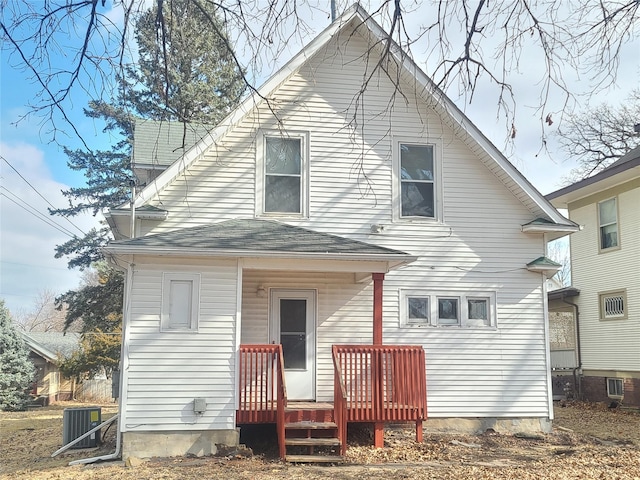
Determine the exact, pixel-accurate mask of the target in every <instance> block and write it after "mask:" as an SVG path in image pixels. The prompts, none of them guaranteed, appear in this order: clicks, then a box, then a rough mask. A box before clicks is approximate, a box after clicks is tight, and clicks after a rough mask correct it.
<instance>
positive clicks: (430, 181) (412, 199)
mask: <svg viewBox="0 0 640 480" xmlns="http://www.w3.org/2000/svg"><path fill="white" fill-rule="evenodd" d="M400 198H401V201H400V216H401V217H428V218H435V216H436V194H435V159H434V147H433V145H410V144H407V143H401V144H400Z"/></svg>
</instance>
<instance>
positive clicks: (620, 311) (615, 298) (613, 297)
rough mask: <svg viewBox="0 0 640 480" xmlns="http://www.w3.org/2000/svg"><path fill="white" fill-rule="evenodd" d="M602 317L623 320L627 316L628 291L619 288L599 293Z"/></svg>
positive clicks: (602, 318) (603, 318)
mask: <svg viewBox="0 0 640 480" xmlns="http://www.w3.org/2000/svg"><path fill="white" fill-rule="evenodd" d="M599 299H600V319H601V320H623V319H625V318H627V310H626V309H627V292H626V291H625V290H618V291H615V292H604V293H600V294H599Z"/></svg>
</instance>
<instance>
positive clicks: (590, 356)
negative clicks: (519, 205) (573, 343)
mask: <svg viewBox="0 0 640 480" xmlns="http://www.w3.org/2000/svg"><path fill="white" fill-rule="evenodd" d="M630 186H633V188H631V189H629V187H630ZM616 194H617V198H618V215H619V217H618V220H619V224H618V226H619V238H620V249H618V250H614V251H609V252H599V250H598V242H599V238H598V234H599V233H598V232H599V230H598V207H597V203H598V202H600V201H603V200H606V199H608V198H611V197H613V196H615V195H616ZM569 216H570V217H571V220H573V221H574V222H576V223H578V224H580V225H582V226H583V229H582V230H581V231H579V232H576V233H574V234H573V235H572V236H571V267H572V269H571V270H572V283H573V284H574V285H575V286H576V287H577V288H578V289H580V296H579V297H578V299H577V303H578V304H579V306H580V342H581V345H580V346H581V351H582V365H583V368H584V369H586V370H618V371H640V349H639V348H638V339H640V186H638V182H637V181H635V182H633V183H632V182H630V183H629V184H627V185H626V186H623V187H621V188H620V187H619V188H617V189H612V190H609V191H604V192H601V193H600V194H597V195H594V196H592V197H590V198H588V199H585V200H582V201H579V202H576V203H574V204H570V205H569ZM618 289H626V292H627V310H628V313H627V318H626V319H624V320H600V313H599V307H598V293H599V292H606V291H611V290H618Z"/></svg>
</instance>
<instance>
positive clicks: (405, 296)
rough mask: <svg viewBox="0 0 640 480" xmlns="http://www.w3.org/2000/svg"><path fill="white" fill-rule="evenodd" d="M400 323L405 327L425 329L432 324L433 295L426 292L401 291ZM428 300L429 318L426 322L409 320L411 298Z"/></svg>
mask: <svg viewBox="0 0 640 480" xmlns="http://www.w3.org/2000/svg"><path fill="white" fill-rule="evenodd" d="M399 292H400V323H401V325H402V326H404V327H425V326H429V325H430V324H431V322H432V316H433V313H432V311H431V310H432V309H431V307H432V302H433V299H432V298H431V295H429V294H428V293H426V292H425V291H424V290H405V289H401V290H400V291H399ZM415 297H420V298H427V299H428V301H429V318H428V319H427V321H426V322H421V321H419V320H417V319H416V320H412V321H410V320H409V298H415Z"/></svg>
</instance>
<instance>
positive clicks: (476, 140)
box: [135, 4, 578, 230]
mask: <svg viewBox="0 0 640 480" xmlns="http://www.w3.org/2000/svg"><path fill="white" fill-rule="evenodd" d="M347 29H352V30H356V29H359V31H360V32H362V33H363V35H369V36H371V38H372V39H373V40H374V41H375V42H376V43H378V44H380V43H381V42H385V41H387V40H388V39H389V37H388V35H387V33H386V32H385V31H384V30H383V29H382V27H381V26H380V25H378V24H377V23H376V22H375V20H373V18H372V17H371V16H370V15H369V14H368V13H367V12H366V11H365V10H364V9H363V8H362V7H361V6H360V5H358V4H355V5H354V6H353V7H351V8H350V9H348V10H347V11H345V13H344V14H343V15H341V16H340V17H339V18H338V19H336V20H335V21H334V22H333V23H332V24H331V25H330V26H329V27H327V28H326V29H325V30H324V31H323V32H322V33H320V34H319V35H318V36H317V37H316V38H315V39H314V40H312V41H311V42H310V43H309V44H308V45H307V46H306V47H305V48H303V49H302V51H300V52H299V53H298V54H297V55H296V56H294V57H293V58H292V59H291V60H290V61H289V62H288V63H287V64H286V65H285V66H284V67H282V68H281V69H280V70H279V71H278V72H277V73H276V74H275V75H273V76H272V77H271V78H270V79H269V80H268V81H267V82H266V83H265V84H264V85H263V86H262V87H261V88H260V89H259V90H258V91H257V92H256V93H254V94H253V95H251V96H249V97H248V98H247V99H246V100H245V101H243V102H242V103H241V104H240V105H239V106H238V107H237V108H236V109H235V110H234V111H233V112H232V113H231V114H230V115H228V116H227V117H226V118H225V119H224V120H223V121H222V122H221V123H220V124H219V125H218V126H217V127H216V128H215V129H213V130H212V131H211V132H210V133H209V134H208V135H206V136H205V137H204V138H203V139H202V141H201V142H200V143H198V144H197V145H195V146H194V147H193V148H192V149H191V150H189V151H188V152H186V153H185V155H184V156H183V157H182V158H181V160H180V161H177V162H174V163H173V164H172V165H171V166H170V167H168V168H167V169H166V170H165V171H164V172H163V173H162V174H160V175H159V176H158V177H157V178H156V179H155V180H154V182H152V183H151V184H150V185H148V186H147V187H146V188H145V189H143V190H142V192H140V195H139V196H138V198H137V199H136V202H135V203H136V206H137V207H138V206H142V205H144V204H145V203H146V202H148V201H149V200H150V199H152V198H153V197H154V196H155V195H156V194H157V193H158V192H160V191H161V190H163V189H164V188H165V187H166V186H167V185H169V184H170V183H171V182H172V181H173V180H174V179H175V178H176V177H177V176H178V175H180V174H181V173H182V172H183V171H185V170H186V169H187V168H189V166H190V165H191V164H192V163H193V162H194V161H196V160H197V159H198V158H199V157H200V156H201V155H202V154H203V153H204V152H205V151H207V150H208V148H209V147H211V146H213V145H214V144H215V142H216V141H217V140H218V139H220V138H221V137H222V136H223V135H224V134H225V132H226V131H227V130H228V129H230V128H232V127H233V126H234V125H236V124H237V123H238V122H240V121H241V120H242V119H243V118H244V117H245V116H246V115H247V114H248V113H249V112H250V111H252V110H253V109H254V108H256V106H257V105H258V104H259V103H260V102H262V101H264V99H265V98H269V97H270V96H271V93H272V92H273V91H274V90H276V89H277V88H278V87H279V86H280V85H281V84H282V83H283V82H285V81H286V80H287V79H288V78H289V77H290V76H292V75H293V74H295V73H296V72H297V71H298V70H299V69H300V67H301V66H302V65H304V64H305V62H307V61H308V60H309V59H310V58H311V57H312V56H313V55H314V54H315V53H317V52H318V51H319V50H320V49H321V48H322V47H324V46H325V45H326V44H327V43H328V42H330V41H331V39H332V38H333V37H334V36H336V35H338V34H339V33H341V32H342V31H346V30H347ZM390 53H391V55H392V56H393V57H394V58H395V60H396V62H397V64H398V65H399V67H400V69H401V70H402V72H403V73H405V74H407V75H410V76H411V77H412V78H413V79H415V82H414V83H415V85H416V90H417V94H418V95H422V96H423V97H424V98H428V99H429V100H430V104H431V105H432V106H433V108H434V110H435V111H436V112H437V113H438V114H439V115H440V117H441V118H442V119H443V121H444V122H445V123H446V124H448V125H449V126H450V127H452V128H453V129H454V130H455V131H456V132H459V135H460V137H461V138H462V139H463V141H465V142H466V143H467V144H468V145H470V146H471V149H472V150H473V151H474V152H476V154H477V155H478V156H479V157H480V158H481V159H482V161H483V162H484V163H485V165H487V167H488V168H489V169H490V170H491V171H492V172H493V173H494V175H496V176H497V177H498V178H499V179H500V180H501V181H502V182H503V183H504V184H505V185H506V186H507V188H509V189H510V190H511V191H512V192H513V194H514V195H515V196H516V197H517V198H518V200H519V201H520V202H522V203H523V205H525V206H526V207H527V208H528V209H529V210H530V211H531V212H532V214H533V215H535V216H542V217H546V218H548V219H549V220H550V221H551V222H553V223H554V224H560V225H567V226H570V227H571V228H573V230H577V229H578V227H577V225H575V224H573V222H571V221H570V220H567V219H566V218H564V217H563V216H562V215H561V214H560V213H559V212H558V211H557V210H556V209H555V208H554V207H553V206H552V205H551V204H550V203H549V202H548V201H547V200H546V199H545V198H544V196H543V195H542V194H541V193H540V192H538V190H536V188H535V187H533V185H531V183H529V181H528V180H527V179H526V178H525V177H524V176H523V175H522V174H521V173H520V172H519V171H518V170H517V169H516V168H515V167H514V166H513V165H512V164H511V163H510V162H509V161H508V160H507V158H506V157H505V156H504V155H503V154H502V153H501V152H500V150H498V148H496V147H495V145H493V144H492V143H491V142H490V141H489V140H488V139H487V138H486V137H485V136H484V135H483V134H482V132H481V131H480V130H479V129H478V128H477V127H476V126H475V125H474V124H473V123H472V122H471V121H470V120H469V119H468V118H467V117H466V115H465V114H464V113H463V112H462V111H461V110H460V109H459V108H458V107H457V106H456V105H455V104H454V103H453V102H452V101H451V100H450V99H449V98H448V97H447V96H446V95H445V94H444V93H443V92H442V91H441V90H440V89H439V88H438V87H437V86H436V85H435V84H434V83H433V81H432V80H431V79H430V78H429V77H428V76H427V75H426V74H425V73H424V72H423V71H422V70H421V69H420V68H419V67H418V66H417V65H416V63H415V62H414V61H413V60H411V59H410V58H409V56H408V55H407V54H406V53H404V52H403V51H402V49H401V48H400V47H399V46H398V45H397V44H395V43H393V42H392V41H391V46H390Z"/></svg>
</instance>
